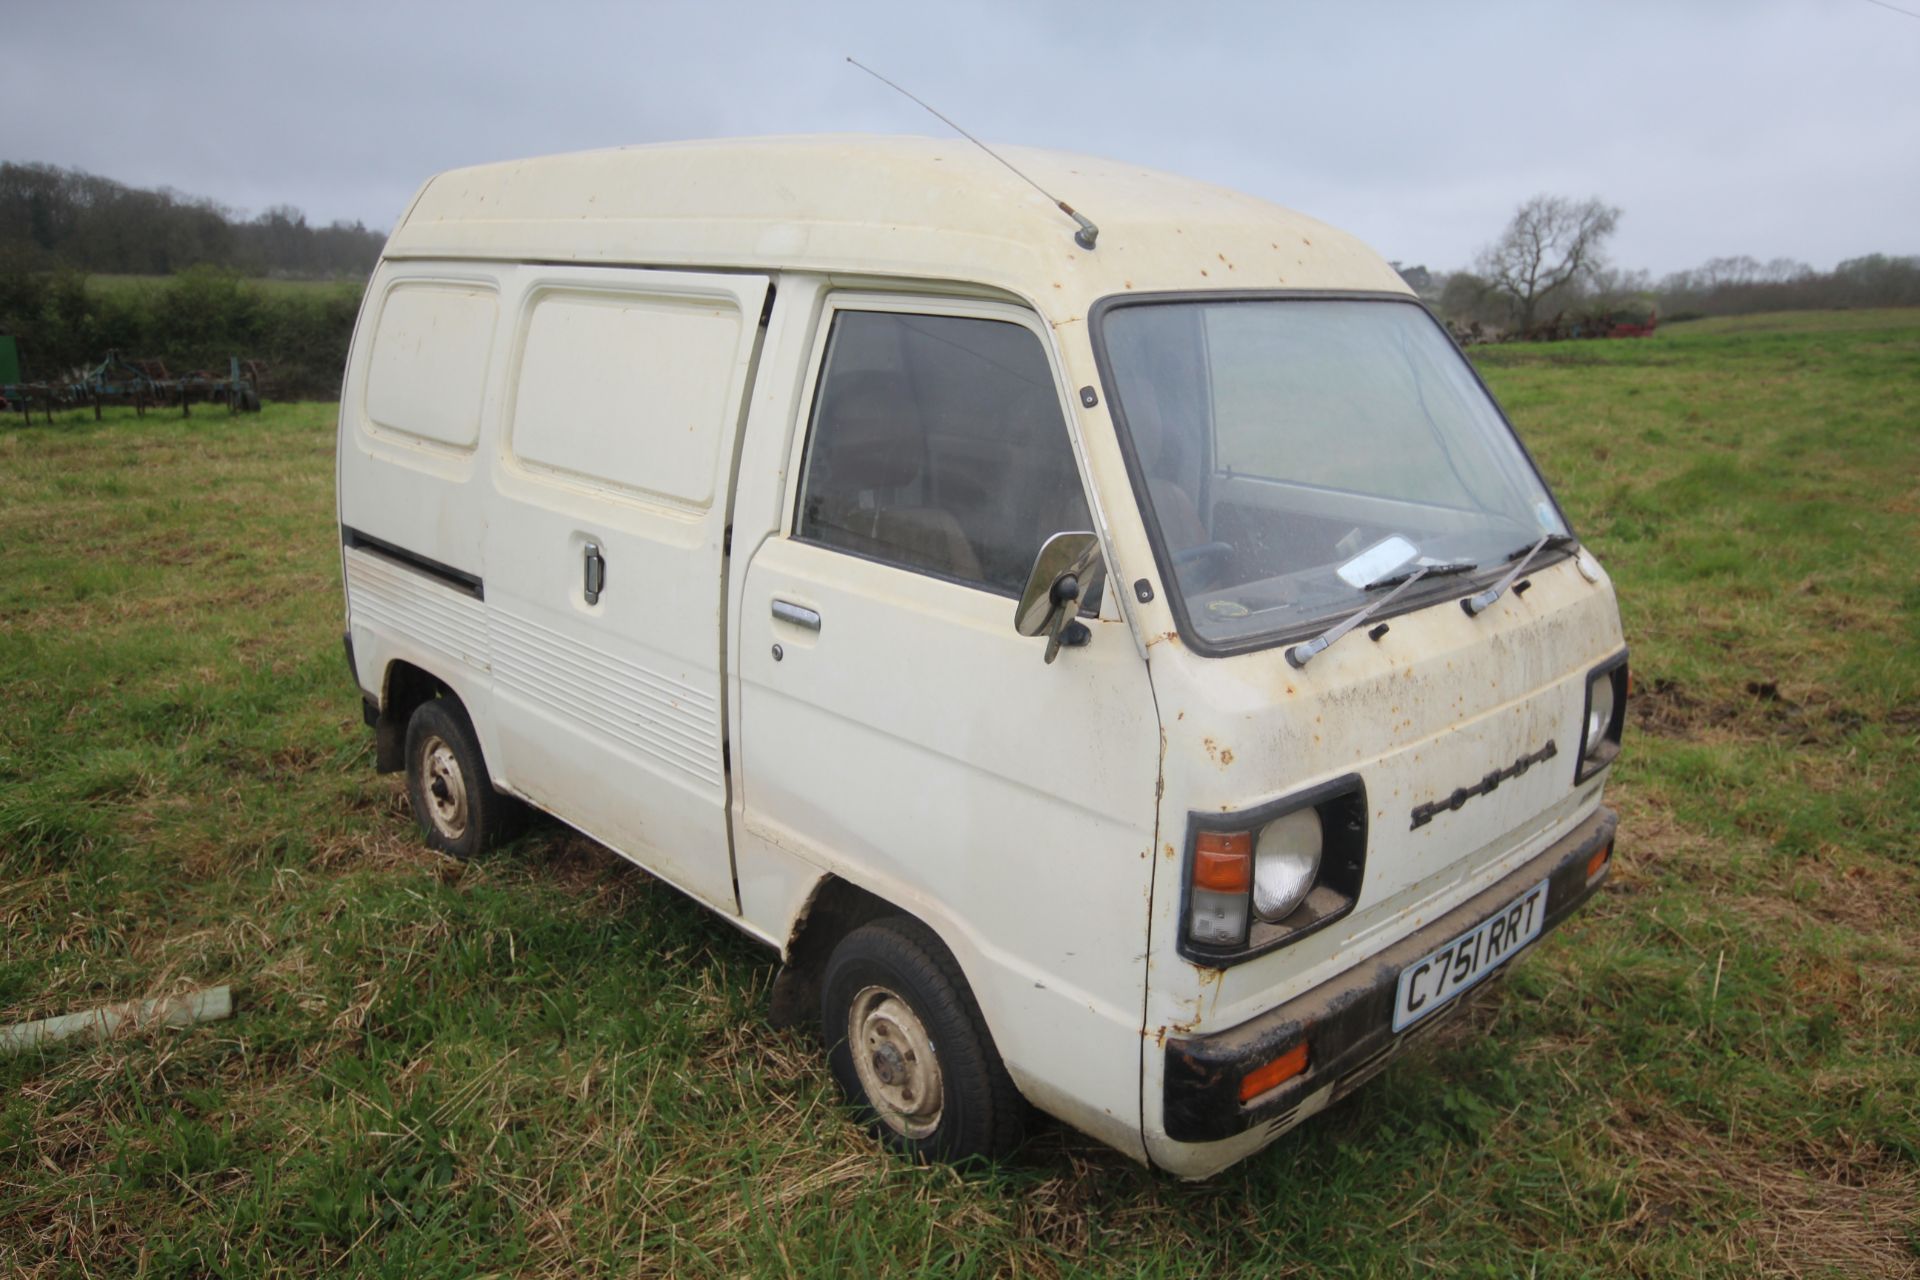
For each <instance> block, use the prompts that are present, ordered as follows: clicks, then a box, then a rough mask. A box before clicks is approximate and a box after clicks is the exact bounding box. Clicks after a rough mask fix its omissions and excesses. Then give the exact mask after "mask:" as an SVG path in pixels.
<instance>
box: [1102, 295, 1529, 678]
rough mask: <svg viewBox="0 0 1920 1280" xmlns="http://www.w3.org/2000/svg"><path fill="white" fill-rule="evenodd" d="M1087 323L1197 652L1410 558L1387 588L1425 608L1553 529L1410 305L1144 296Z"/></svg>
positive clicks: (1275, 636) (1355, 586)
mask: <svg viewBox="0 0 1920 1280" xmlns="http://www.w3.org/2000/svg"><path fill="white" fill-rule="evenodd" d="M1095 337H1096V341H1098V342H1099V343H1100V344H1101V348H1102V351H1103V353H1104V356H1105V359H1106V364H1107V369H1108V377H1109V379H1110V380H1111V383H1112V388H1111V390H1112V394H1113V397H1114V399H1115V401H1116V402H1117V405H1118V410H1119V412H1118V415H1117V416H1118V417H1119V419H1120V421H1121V426H1122V430H1123V431H1124V433H1125V434H1126V436H1127V438H1128V440H1129V442H1130V443H1131V446H1132V452H1133V455H1134V458H1135V461H1136V463H1137V468H1136V472H1135V483H1136V485H1139V486H1141V487H1142V488H1143V489H1144V492H1142V494H1141V495H1140V496H1141V500H1142V502H1143V503H1144V504H1145V505H1146V506H1147V508H1148V509H1149V510H1150V511H1151V514H1152V520H1151V526H1152V527H1153V528H1154V529H1155V531H1156V532H1157V537H1158V543H1159V546H1158V553H1159V555H1160V557H1161V562H1162V563H1161V568H1162V571H1163V572H1165V573H1168V574H1169V575H1170V576H1171V578H1172V580H1173V587H1174V589H1175V592H1176V595H1177V597H1178V602H1179V609H1178V612H1179V613H1181V614H1182V615H1183V617H1182V625H1183V626H1184V627H1187V628H1188V629H1189V630H1190V631H1191V636H1190V638H1191V639H1195V640H1198V641H1199V643H1200V645H1201V647H1202V648H1211V649H1215V650H1230V649H1241V648H1250V647H1255V646H1257V645H1260V644H1264V643H1271V642H1276V641H1278V640H1281V639H1284V638H1289V637H1291V636H1294V635H1300V634H1305V633H1308V632H1311V631H1313V630H1314V629H1315V627H1316V625H1317V624H1323V623H1324V622H1325V621H1326V620H1327V619H1329V618H1331V617H1334V616H1336V615H1340V614H1343V613H1346V612H1348V611H1350V610H1353V609H1357V608H1360V607H1361V606H1363V605H1365V604H1367V603H1369V602H1370V601H1372V600H1374V599H1376V598H1378V596H1379V595H1380V594H1381V592H1382V589H1383V588H1384V587H1386V586H1390V585H1392V584H1394V583H1397V582H1402V581H1404V580H1405V579H1406V577H1407V575H1409V574H1412V573H1414V572H1416V571H1418V570H1419V569H1421V568H1422V567H1425V568H1426V569H1427V570H1428V572H1427V574H1426V575H1425V576H1423V578H1422V580H1421V581H1420V582H1419V583H1418V584H1416V585H1415V586H1414V588H1413V589H1411V590H1410V591H1409V592H1408V593H1407V596H1406V598H1405V600H1404V601H1400V602H1396V603H1397V604H1401V605H1402V607H1419V606H1420V605H1423V604H1430V603H1432V602H1433V601H1434V599H1436V598H1438V597H1440V596H1442V595H1445V594H1448V593H1454V594H1458V593H1460V591H1461V590H1462V589H1463V588H1467V587H1469V584H1472V583H1477V582H1478V581H1479V579H1481V578H1486V577H1492V576H1496V575H1497V574H1498V573H1499V572H1500V571H1501V570H1502V569H1504V568H1505V567H1506V564H1507V561H1508V560H1509V558H1510V557H1511V556H1512V555H1513V554H1514V553H1515V552H1516V551H1520V552H1524V551H1525V550H1526V549H1527V548H1529V547H1530V546H1532V545H1533V544H1534V543H1535V542H1537V541H1539V540H1540V539H1541V538H1542V537H1543V536H1546V535H1549V534H1558V535H1564V534H1566V533H1567V528H1566V524H1565V522H1564V520H1563V519H1562V517H1561V515H1560V512H1559V510H1558V508H1557V507H1556V506H1555V505H1554V502H1553V499H1552V497H1551V495H1549V493H1548V492H1547V489H1546V486H1545V485H1544V484H1543V483H1542V482H1541V480H1540V477H1539V475H1538V474H1537V473H1536V472H1535V471H1534V469H1533V465H1532V463H1531V462H1530V461H1529V460H1528V459H1527V456H1526V454H1525V453H1524V452H1523V451H1522V450H1521V448H1520V445H1519V442H1518V441H1517V440H1516V439H1515V438H1514V436H1513V432H1512V431H1511V430H1510V429H1509V428H1508V426H1507V424H1506V422H1505V420H1504V419H1502V418H1501V416H1500V413H1499V411H1498V410H1497V409H1495V408H1494V405H1493V402H1492V400H1491V399H1489V398H1488V396H1487V393H1486V392H1485V390H1483V389H1482V388H1481V386H1480V383H1479V381H1478V379H1476V378H1475V377H1474V374H1473V371H1472V370H1471V369H1470V368H1469V367H1468V366H1467V363H1466V361H1465V360H1464V359H1463V358H1462V357H1461V356H1460V353H1459V351H1458V350H1457V349H1456V348H1455V347H1454V346H1453V344H1452V343H1451V342H1449V341H1448V340H1447V338H1446V335H1445V334H1444V333H1442V332H1441V330H1440V328H1439V325H1438V324H1437V323H1436V322H1435V321H1434V319H1433V318H1432V317H1431V316H1430V315H1428V314H1427V312H1426V310H1425V309H1424V308H1422V307H1420V306H1419V305H1417V304H1415V303H1413V302H1411V301H1406V302H1402V301H1396V300H1392V299H1379V300H1371V299H1367V300H1357V299H1326V298H1299V299H1275V298H1243V299H1222V300H1220V301H1213V300H1207V301H1204V302H1201V301H1187V300H1181V301H1165V302H1156V301H1151V300H1146V299H1143V300H1141V301H1140V302H1138V303H1135V302H1132V301H1128V302H1126V303H1124V304H1121V305H1117V306H1114V307H1112V308H1110V309H1108V310H1107V311H1105V312H1104V313H1103V314H1102V315H1101V316H1100V318H1099V321H1098V325H1097V329H1096V333H1095ZM1544 558H1545V557H1544V556H1543V557H1541V558H1539V559H1536V560H1535V562H1534V563H1535V564H1536V565H1537V564H1539V563H1540V562H1541V560H1542V559H1544ZM1394 611H1395V612H1399V611H1400V610H1399V609H1396V610H1394Z"/></svg>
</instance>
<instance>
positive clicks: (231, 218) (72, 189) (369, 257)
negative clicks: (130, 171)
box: [0, 163, 386, 280]
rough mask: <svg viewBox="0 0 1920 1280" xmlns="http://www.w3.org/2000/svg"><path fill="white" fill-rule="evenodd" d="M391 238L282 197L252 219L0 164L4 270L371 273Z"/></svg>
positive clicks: (199, 201)
mask: <svg viewBox="0 0 1920 1280" xmlns="http://www.w3.org/2000/svg"><path fill="white" fill-rule="evenodd" d="M385 239H386V237H385V236H384V235H382V234H381V233H380V232H378V231H371V230H368V229H367V227H366V226H364V225H363V224H361V223H358V222H333V223H330V224H328V225H327V226H324V227H316V226H311V225H309V224H308V222H307V218H306V215H305V214H303V213H302V212H300V210H298V209H295V208H293V207H291V206H287V205H278V206H275V207H274V208H271V209H268V210H267V211H266V212H265V213H262V214H259V215H258V216H256V217H252V218H246V217H243V216H241V215H240V214H238V213H237V212H235V211H234V210H232V209H229V208H226V207H225V206H223V205H220V204H217V203H215V202H214V201H212V200H207V199H203V198H201V197H197V196H189V195H184V194H182V193H180V192H178V191H173V190H169V189H166V188H162V189H160V190H157V191H147V190H142V189H139V188H136V187H129V186H126V185H124V184H122V183H118V182H115V181H113V180H112V179H110V178H102V177H99V176H97V175H95V174H90V173H83V172H81V171H80V170H78V169H60V168H56V167H54V166H52V165H44V164H13V163H0V272H4V273H6V274H16V273H18V272H21V271H46V270H54V269H57V268H62V267H64V268H67V269H70V270H73V271H80V272H95V273H100V274H107V275H159V276H165V275H172V274H174V273H175V272H179V271H183V270H185V269H187V268H189V267H197V266H212V267H221V268H225V269H227V270H229V271H234V272H238V273H240V274H242V275H248V276H278V277H285V278H291V279H307V280H315V279H321V280H326V279H361V280H363V279H365V278H366V276H367V275H368V274H369V273H370V272H372V270H373V267H374V264H375V263H376V262H377V261H378V260H379V257H380V247H381V245H382V244H383V243H384V242H385Z"/></svg>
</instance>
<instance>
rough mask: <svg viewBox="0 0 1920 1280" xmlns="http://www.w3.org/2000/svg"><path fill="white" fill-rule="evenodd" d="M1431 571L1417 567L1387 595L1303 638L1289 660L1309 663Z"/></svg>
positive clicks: (1290, 653)
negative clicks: (1311, 637)
mask: <svg viewBox="0 0 1920 1280" xmlns="http://www.w3.org/2000/svg"><path fill="white" fill-rule="evenodd" d="M1431 572H1432V570H1431V569H1429V568H1427V567H1426V566H1424V565H1423V566H1421V567H1420V568H1418V569H1415V570H1414V571H1413V572H1412V573H1410V574H1408V575H1407V578H1406V581H1405V582H1402V583H1401V584H1400V585H1399V586H1397V587H1395V588H1394V589H1393V590H1392V591H1389V592H1388V593H1387V594H1386V595H1384V596H1381V597H1380V598H1379V599H1378V600H1375V601H1374V602H1373V603H1372V604H1369V605H1367V606H1365V607H1364V608H1361V609H1357V610H1355V611H1354V612H1353V613H1350V614H1348V615H1347V617H1346V620H1345V621H1343V622H1339V623H1336V624H1335V625H1333V626H1331V627H1329V628H1328V629H1327V630H1325V631H1322V632H1321V633H1320V634H1319V635H1317V636H1315V637H1314V638H1313V639H1311V640H1302V641H1301V642H1300V643H1299V644H1296V645H1294V646H1293V647H1292V648H1290V649H1288V650H1287V661H1288V662H1289V663H1291V664H1292V665H1293V666H1296V667H1304V666H1306V665H1307V663H1309V662H1311V661H1312V660H1313V656H1314V655H1315V654H1317V653H1320V652H1321V651H1323V650H1324V649H1326V647H1327V646H1328V645H1330V644H1332V643H1333V642H1334V641H1336V640H1338V639H1339V638H1340V637H1341V636H1344V635H1345V634H1347V632H1349V631H1351V630H1353V629H1354V628H1355V627H1357V626H1359V625H1360V624H1361V623H1363V622H1365V621H1366V620H1367V619H1368V618H1370V617H1372V616H1373V614H1374V613H1375V612H1376V611H1377V610H1380V609H1384V608H1385V607H1386V606H1388V605H1390V604H1392V603H1393V602H1394V601H1395V600H1396V599H1398V598H1399V596H1400V594H1401V593H1402V592H1404V591H1405V590H1406V589H1407V588H1408V587H1411V586H1412V585H1413V584H1414V583H1416V582H1418V581H1420V579H1422V578H1424V577H1426V576H1427V574H1429V573H1431ZM1378 585H1380V584H1379V583H1373V582H1369V583H1368V584H1367V585H1366V587H1365V588H1363V590H1371V589H1372V588H1373V587H1375V586H1378Z"/></svg>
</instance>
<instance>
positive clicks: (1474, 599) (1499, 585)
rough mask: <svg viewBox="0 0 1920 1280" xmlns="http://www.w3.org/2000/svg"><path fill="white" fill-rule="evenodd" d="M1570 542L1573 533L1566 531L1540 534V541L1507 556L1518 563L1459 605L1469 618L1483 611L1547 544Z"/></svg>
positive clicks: (1511, 583)
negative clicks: (1501, 576) (1496, 580)
mask: <svg viewBox="0 0 1920 1280" xmlns="http://www.w3.org/2000/svg"><path fill="white" fill-rule="evenodd" d="M1572 542H1573V535H1572V534H1568V533H1546V534H1542V535H1540V541H1538V542H1536V543H1534V544H1533V545H1532V546H1530V547H1521V548H1519V549H1518V550H1516V551H1513V552H1511V553H1510V554H1509V555H1508V556H1507V559H1509V560H1514V559H1517V560H1518V561H1519V563H1517V564H1515V565H1514V566H1513V568H1511V569H1509V570H1507V573H1506V576H1505V577H1503V578H1501V579H1500V581H1498V582H1496V583H1494V584H1493V585H1492V586H1490V587H1488V588H1487V589H1486V590H1485V591H1482V592H1481V593H1480V594H1479V595H1477V596H1468V597H1467V598H1466V599H1465V600H1462V601H1461V602H1460V607H1461V608H1462V609H1465V610H1466V611H1467V616H1468V617H1469V618H1471V617H1475V616H1477V615H1478V614H1481V613H1484V612H1485V611H1486V610H1487V608H1488V607H1489V606H1490V605H1492V604H1493V602H1494V601H1495V600H1498V599H1499V598H1500V597H1501V596H1503V595H1505V594H1506V593H1507V588H1508V587H1510V586H1512V585H1513V580H1514V579H1515V578H1517V577H1519V576H1520V575H1521V574H1523V573H1525V572H1526V570H1527V566H1528V565H1530V564H1532V563H1533V558H1534V557H1535V556H1537V555H1539V554H1540V553H1541V552H1542V551H1543V550H1545V549H1546V548H1547V547H1548V546H1554V547H1565V546H1570V545H1571V544H1572Z"/></svg>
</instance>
